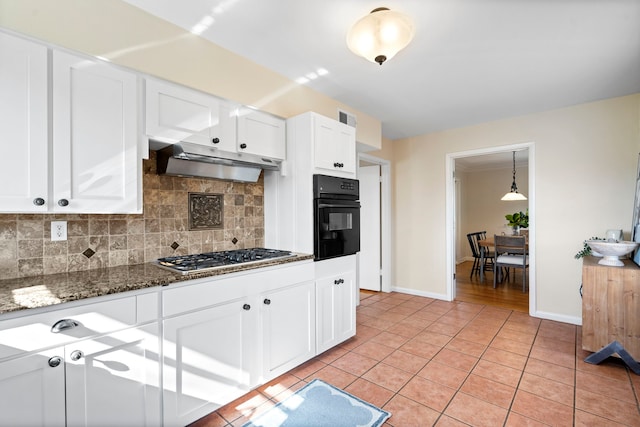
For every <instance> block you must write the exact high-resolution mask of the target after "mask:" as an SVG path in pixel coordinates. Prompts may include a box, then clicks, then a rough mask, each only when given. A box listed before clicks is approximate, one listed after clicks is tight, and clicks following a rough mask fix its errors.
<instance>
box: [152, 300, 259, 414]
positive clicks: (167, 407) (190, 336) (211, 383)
mask: <svg viewBox="0 0 640 427" xmlns="http://www.w3.org/2000/svg"><path fill="white" fill-rule="evenodd" d="M245 305H246V306H247V307H249V304H248V303H247V301H245V300H235V301H233V302H229V303H226V304H223V305H220V306H216V307H212V308H208V309H204V310H200V311H197V312H193V313H189V314H185V315H181V316H177V317H174V318H171V319H166V320H164V342H163V349H164V350H163V380H164V385H163V394H164V398H163V405H164V425H165V426H184V425H187V424H189V423H192V422H193V421H195V420H197V419H199V418H201V417H203V416H205V415H207V414H208V413H210V412H212V411H215V410H216V409H218V408H219V407H221V406H223V405H225V404H226V403H228V402H230V401H232V400H233V399H235V398H237V397H239V396H241V395H243V394H244V393H246V392H247V391H249V389H250V387H251V382H252V369H254V368H253V365H254V363H253V362H252V359H251V358H252V357H253V356H254V355H255V351H251V348H252V347H253V348H255V345H253V346H252V345H251V344H252V342H254V341H255V335H256V328H255V316H254V314H253V313H254V312H255V309H253V310H252V308H250V307H249V308H248V309H245V308H243V307H245Z"/></svg>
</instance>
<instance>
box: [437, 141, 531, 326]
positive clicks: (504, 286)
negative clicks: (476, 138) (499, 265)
mask: <svg viewBox="0 0 640 427" xmlns="http://www.w3.org/2000/svg"><path fill="white" fill-rule="evenodd" d="M514 151H515V152H516V156H517V158H520V159H521V160H519V161H517V162H516V170H517V181H518V187H519V189H522V188H524V189H526V191H524V193H525V194H526V196H527V198H528V200H527V201H524V202H509V201H502V200H500V198H501V197H502V195H504V193H506V192H507V191H509V186H510V184H511V169H512V164H510V162H511V156H512V153H513V152H514ZM534 152H535V147H534V143H533V142H529V143H522V144H514V145H508V146H499V147H490V148H486V149H479V150H471V151H465V152H458V153H449V154H447V161H446V167H447V183H446V197H447V203H446V208H447V213H446V223H447V236H446V242H447V272H448V275H447V276H448V278H447V297H448V299H449V300H451V301H453V300H456V299H457V300H460V301H466V302H476V303H483V304H489V305H494V306H501V307H504V308H509V309H515V310H519V311H527V312H529V313H533V312H535V173H534V172H535V168H534V163H535V155H534ZM518 153H520V154H518ZM505 159H508V162H505ZM507 164H508V166H507ZM492 169H493V171H492ZM507 170H508V173H505V172H506V171H507ZM498 171H500V172H498ZM505 176H506V178H505ZM465 181H466V182H465ZM469 181H471V182H472V184H469ZM507 181H508V182H507ZM465 184H466V187H465ZM479 184H482V185H479ZM470 189H471V191H472V192H471V193H470ZM525 210H528V213H529V218H530V223H529V253H530V255H529V268H528V281H527V282H528V291H527V293H524V294H523V293H522V280H521V278H519V276H521V275H519V274H511V276H510V279H509V280H506V281H503V282H502V283H499V284H498V285H497V287H496V288H495V289H494V288H493V272H492V271H487V272H485V274H484V280H481V279H480V274H475V272H474V274H472V273H471V268H472V265H473V257H472V255H471V253H470V252H471V251H470V245H469V242H468V239H467V233H471V232H476V231H486V235H487V236H488V237H493V235H494V234H511V232H512V230H511V228H510V227H508V225H507V221H506V218H505V213H514V212H518V211H525ZM512 211H513V212H512ZM512 273H513V272H512ZM514 276H515V277H514ZM516 280H518V281H516ZM458 293H459V294H460V295H458Z"/></svg>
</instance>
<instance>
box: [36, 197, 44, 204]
mask: <svg viewBox="0 0 640 427" xmlns="http://www.w3.org/2000/svg"><path fill="white" fill-rule="evenodd" d="M33 204H34V205H36V206H42V205H44V199H43V198H42V197H36V198H35V199H33Z"/></svg>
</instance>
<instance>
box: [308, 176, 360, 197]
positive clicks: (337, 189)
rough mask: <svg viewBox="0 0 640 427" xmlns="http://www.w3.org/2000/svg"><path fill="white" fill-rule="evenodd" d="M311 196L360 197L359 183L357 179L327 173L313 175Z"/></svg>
mask: <svg viewBox="0 0 640 427" xmlns="http://www.w3.org/2000/svg"><path fill="white" fill-rule="evenodd" d="M313 197H314V198H316V199H319V198H332V197H337V198H348V199H352V200H358V199H359V198H360V185H359V182H358V180H357V179H349V178H339V177H336V176H329V175H313Z"/></svg>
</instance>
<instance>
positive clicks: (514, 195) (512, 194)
mask: <svg viewBox="0 0 640 427" xmlns="http://www.w3.org/2000/svg"><path fill="white" fill-rule="evenodd" d="M500 200H509V201H510V200H527V198H526V197H525V196H524V194H521V193H518V186H517V185H516V152H515V151H514V152H513V182H512V183H511V191H509V192H508V193H507V194H505V195H504V196H502V199H500Z"/></svg>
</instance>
